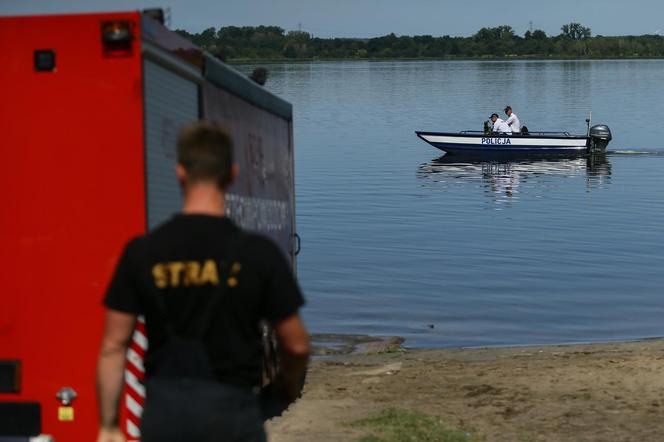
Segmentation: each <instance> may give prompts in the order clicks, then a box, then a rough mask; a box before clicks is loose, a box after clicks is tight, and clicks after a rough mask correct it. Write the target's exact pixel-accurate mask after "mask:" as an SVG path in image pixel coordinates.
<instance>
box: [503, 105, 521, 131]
mask: <svg viewBox="0 0 664 442" xmlns="http://www.w3.org/2000/svg"><path fill="white" fill-rule="evenodd" d="M505 113H506V114H507V120H505V122H506V123H507V125H508V126H509V127H510V128H511V129H512V132H517V133H518V132H521V122H520V121H519V117H517V116H516V114H515V113H514V112H512V107H511V106H507V107H506V108H505Z"/></svg>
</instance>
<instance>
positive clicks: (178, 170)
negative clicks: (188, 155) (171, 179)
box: [175, 163, 187, 187]
mask: <svg viewBox="0 0 664 442" xmlns="http://www.w3.org/2000/svg"><path fill="white" fill-rule="evenodd" d="M175 176H176V177H177V179H178V183H180V186H182V187H184V185H185V183H186V182H187V170H186V169H185V168H184V166H183V165H182V164H180V163H177V164H176V165H175Z"/></svg>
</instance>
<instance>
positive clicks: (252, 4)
mask: <svg viewBox="0 0 664 442" xmlns="http://www.w3.org/2000/svg"><path fill="white" fill-rule="evenodd" d="M148 7H163V8H169V9H170V14H171V27H172V28H174V29H176V28H182V29H186V30H188V31H190V32H200V31H201V30H203V29H206V28H209V27H215V28H219V27H222V26H230V25H233V26H254V25H276V26H281V27H282V28H284V29H286V30H297V29H302V30H303V31H308V32H310V33H312V34H314V35H315V36H317V37H360V38H366V37H375V36H381V35H386V34H389V33H391V32H394V33H395V34H397V35H427V34H428V35H434V36H441V35H453V36H469V35H472V34H474V33H475V32H476V31H477V30H479V29H480V28H482V27H491V26H498V25H509V26H512V27H513V28H514V30H515V31H516V32H517V33H518V34H523V33H524V32H525V31H527V30H528V29H529V28H530V23H531V22H532V26H533V29H542V30H544V31H545V32H546V33H547V34H549V35H557V34H559V33H560V27H561V26H562V25H563V24H565V23H569V22H572V21H575V22H579V23H581V24H583V25H584V26H588V27H590V28H591V29H592V32H593V35H641V34H654V33H662V34H663V35H664V1H663V0H549V1H542V0H510V1H506V0H505V1H491V0H456V1H449V0H438V1H435V0H234V1H228V0H151V1H145V0H133V1H130V0H50V1H48V0H0V15H25V14H47V13H61V12H87V11H118V10H136V9H143V8H148Z"/></svg>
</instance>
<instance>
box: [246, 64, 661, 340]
mask: <svg viewBox="0 0 664 442" xmlns="http://www.w3.org/2000/svg"><path fill="white" fill-rule="evenodd" d="M253 67H254V66H252V65H242V66H239V69H240V70H243V71H247V72H249V71H251V70H252V69H253ZM267 67H268V69H269V71H270V78H269V81H268V84H267V87H268V88H269V89H270V90H272V91H274V92H275V93H277V94H278V95H280V96H282V97H284V98H285V99H287V100H289V101H291V102H292V103H293V105H294V110H295V117H294V118H295V120H294V125H295V146H296V189H297V222H298V231H299V233H300V235H301V237H302V253H301V254H300V256H299V260H298V273H299V278H300V283H301V285H302V287H303V289H304V291H305V294H306V296H307V300H308V304H307V307H306V309H305V311H304V315H305V319H306V321H307V324H308V326H309V328H310V329H311V331H313V332H334V333H366V334H376V335H399V336H403V337H405V338H406V340H407V341H406V345H408V346H412V347H421V346H437V347H442V346H445V347H448V346H484V345H521V344H545V343H569V342H587V341H607V340H624V339H637V338H647V337H656V336H663V335H664V123H662V122H663V121H664V88H663V87H662V85H664V61H660V60H652V61H551V62H541V61H516V62H428V61H427V62H330V63H324V62H319V63H304V64H270V65H268V66H267ZM506 104H510V105H511V106H512V107H513V108H514V110H515V112H516V113H517V114H518V115H519V117H520V119H521V122H522V124H526V125H527V126H528V127H529V128H530V130H531V131H537V130H566V131H569V132H576V133H584V132H585V122H584V120H585V118H586V117H587V116H588V113H589V112H590V111H592V116H593V122H595V123H605V124H608V125H609V126H610V128H611V130H612V131H613V135H614V139H613V141H612V143H611V144H610V145H609V151H611V152H612V153H609V154H608V155H607V156H606V157H604V158H595V159H593V160H592V161H591V160H588V159H585V158H581V159H567V160H549V161H546V160H545V161H534V160H531V161H513V162H490V163H481V162H479V163H469V162H459V161H454V160H453V159H452V158H441V155H442V152H440V151H438V150H436V149H434V148H432V147H431V146H429V145H427V144H426V143H424V142H423V141H421V140H419V139H418V138H416V136H415V134H414V131H415V130H429V131H443V132H444V131H457V130H463V129H473V130H481V128H482V122H483V121H484V120H486V119H487V118H488V116H489V115H490V114H491V113H492V112H497V113H501V114H502V111H501V110H502V109H503V107H504V106H505V105H506Z"/></svg>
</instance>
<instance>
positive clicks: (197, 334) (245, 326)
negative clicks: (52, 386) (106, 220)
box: [97, 122, 309, 442]
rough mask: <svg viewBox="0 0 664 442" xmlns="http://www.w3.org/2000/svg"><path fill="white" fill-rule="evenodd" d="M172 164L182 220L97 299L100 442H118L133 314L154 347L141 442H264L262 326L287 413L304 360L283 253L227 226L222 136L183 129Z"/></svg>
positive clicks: (167, 226)
mask: <svg viewBox="0 0 664 442" xmlns="http://www.w3.org/2000/svg"><path fill="white" fill-rule="evenodd" d="M177 161H178V164H177V167H176V173H177V178H178V181H179V183H180V185H181V188H182V191H183V194H184V204H183V208H182V212H181V213H179V214H177V215H175V216H173V217H172V218H171V219H170V220H169V221H167V222H166V223H164V224H162V225H161V226H159V227H157V228H156V229H155V230H153V231H151V232H150V233H148V234H147V235H144V236H139V237H137V238H134V239H132V240H131V241H129V242H128V244H127V245H126V247H125V249H124V252H123V254H122V257H121V258H120V261H119V263H118V264H117V268H116V270H115V274H114V276H113V279H112V281H111V283H110V285H109V287H108V290H107V294H106V297H105V300H104V304H105V306H106V307H107V314H106V325H105V330H104V336H103V339H102V344H101V351H100V356H99V363H98V369H97V382H98V396H99V411H100V430H99V436H98V442H115V441H123V440H124V437H123V436H122V433H121V431H120V429H119V425H118V404H119V399H120V395H121V391H122V388H123V373H124V367H125V353H126V350H127V347H128V344H129V342H130V339H131V336H132V332H133V330H134V326H135V324H136V320H137V316H138V315H144V316H145V320H146V329H147V334H148V342H149V348H148V352H147V355H146V359H145V369H146V402H145V407H144V411H143V417H142V423H141V432H142V435H141V440H142V441H143V442H151V441H159V442H169V441H190V442H195V441H264V440H265V438H266V436H265V430H264V428H263V417H262V416H261V403H260V400H259V396H258V391H259V387H260V384H261V374H262V365H261V364H262V346H261V330H260V326H259V324H260V323H261V321H263V320H266V321H268V322H269V323H270V324H271V325H272V327H273V328H274V331H275V334H276V337H277V342H278V344H279V346H278V348H279V360H280V364H281V370H280V374H279V376H278V377H277V378H276V379H275V380H274V381H273V383H272V384H271V388H270V391H271V393H272V396H271V399H272V402H274V400H276V401H277V402H281V403H282V404H284V406H285V405H287V404H289V403H291V402H292V401H294V400H295V399H296V398H297V397H298V396H299V394H300V389H301V385H302V379H303V377H304V373H305V370H306V365H307V361H308V356H309V340H308V335H307V332H306V330H305V328H304V325H303V323H302V320H301V318H300V315H299V313H298V311H299V309H300V307H301V306H302V305H303V303H304V300H303V297H302V294H301V293H300V289H299V288H298V285H297V283H296V281H295V279H294V277H293V274H292V270H291V268H290V266H289V264H288V262H287V260H286V258H285V257H284V256H283V254H282V253H281V251H280V250H279V249H278V247H277V246H276V245H275V244H274V243H273V242H272V241H270V240H269V239H267V238H265V237H263V236H260V235H257V234H250V233H248V232H244V231H242V230H241V229H240V228H239V227H237V226H236V225H234V224H233V222H231V221H230V220H229V219H228V218H226V217H225V216H224V190H225V189H226V188H227V186H228V185H229V184H230V183H231V182H232V180H233V178H234V177H235V176H236V175H237V167H236V165H234V164H233V162H232V145H231V140H230V138H229V136H228V135H227V133H226V132H225V131H224V130H223V129H222V128H220V127H219V126H218V125H215V124H213V123H205V122H199V123H194V124H193V125H191V126H188V127H186V128H185V129H184V130H183V131H182V132H181V134H180V136H179V139H178V144H177Z"/></svg>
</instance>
